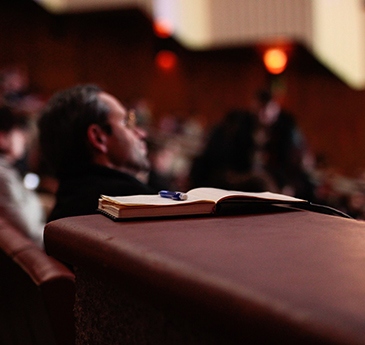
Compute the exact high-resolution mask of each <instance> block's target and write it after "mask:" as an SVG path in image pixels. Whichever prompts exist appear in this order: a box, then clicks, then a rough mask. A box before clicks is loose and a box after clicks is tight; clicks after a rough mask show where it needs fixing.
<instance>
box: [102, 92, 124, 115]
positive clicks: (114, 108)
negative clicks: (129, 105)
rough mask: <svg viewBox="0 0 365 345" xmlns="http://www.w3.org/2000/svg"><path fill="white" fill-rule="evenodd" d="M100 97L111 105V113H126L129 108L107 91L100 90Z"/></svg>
mask: <svg viewBox="0 0 365 345" xmlns="http://www.w3.org/2000/svg"><path fill="white" fill-rule="evenodd" d="M98 97H99V98H100V100H102V101H103V102H105V103H106V104H107V105H108V106H109V107H110V113H111V114H123V115H124V114H126V113H127V110H126V108H125V107H124V106H123V105H122V103H121V102H120V101H119V100H118V99H117V98H115V97H114V96H112V95H111V94H109V93H107V92H100V93H99V95H98Z"/></svg>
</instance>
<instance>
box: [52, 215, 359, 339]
mask: <svg viewBox="0 0 365 345" xmlns="http://www.w3.org/2000/svg"><path fill="white" fill-rule="evenodd" d="M45 243H46V248H47V252H48V253H49V254H50V255H53V256H55V257H56V258H58V259H60V260H63V261H66V262H69V263H71V264H73V265H75V266H81V267H82V266H88V267H93V268H95V270H96V271H97V270H101V269H102V270H105V271H108V270H109V269H110V270H113V271H118V272H123V273H128V274H130V275H136V276H138V278H141V279H144V281H146V282H148V283H149V284H152V285H154V286H156V287H158V288H159V289H166V291H167V290H169V291H172V290H174V292H176V294H178V295H179V294H180V295H184V297H188V298H191V299H196V300H200V301H202V302H204V303H206V304H207V305H211V306H214V307H215V308H216V309H217V310H219V309H220V310H224V311H225V312H226V313H227V314H228V315H230V316H231V317H232V318H239V317H240V315H246V317H247V315H249V316H250V317H252V318H256V319H257V320H270V319H271V320H273V319H275V320H276V321H275V322H278V323H281V324H282V325H286V326H287V327H293V328H298V329H301V330H302V331H304V332H309V333H311V334H312V335H313V334H314V335H318V336H319V337H323V339H325V340H327V341H329V342H333V343H343V344H365V222H360V221H355V220H349V219H344V218H339V217H334V216H326V215H321V214H316V213H312V212H305V211H294V212H285V213H277V214H263V215H251V216H247V215H246V216H229V217H228V216H227V217H208V218H191V219H166V220H149V221H133V222H131V221H128V222H119V223H117V222H113V221H112V220H110V219H108V218H106V217H104V216H102V215H93V216H82V217H72V218H65V219H60V220H57V221H54V222H51V223H49V224H48V225H47V226H46V230H45Z"/></svg>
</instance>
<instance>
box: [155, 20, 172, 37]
mask: <svg viewBox="0 0 365 345" xmlns="http://www.w3.org/2000/svg"><path fill="white" fill-rule="evenodd" d="M153 30H154V32H155V34H156V36H157V37H160V38H168V37H170V36H171V35H172V24H171V22H170V21H168V20H166V19H165V20H164V19H157V20H156V21H155V22H154V23H153Z"/></svg>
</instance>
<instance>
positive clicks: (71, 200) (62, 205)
mask: <svg viewBox="0 0 365 345" xmlns="http://www.w3.org/2000/svg"><path fill="white" fill-rule="evenodd" d="M59 181H60V184H59V188H58V191H57V194H56V205H55V207H54V209H53V211H52V212H51V214H50V216H49V218H48V221H51V220H55V219H59V218H64V217H71V216H81V215H89V214H95V213H97V208H98V199H99V197H100V195H101V194H104V195H108V196H125V195H134V194H154V193H157V192H158V191H156V190H154V189H152V188H151V187H149V186H147V185H146V184H143V183H142V182H140V181H139V180H137V179H136V178H134V177H133V176H130V175H128V174H125V173H122V172H119V171H117V170H113V169H110V168H107V167H104V166H100V165H87V166H80V167H78V168H77V169H72V170H70V171H69V172H67V173H64V174H63V175H62V176H60V178H59Z"/></svg>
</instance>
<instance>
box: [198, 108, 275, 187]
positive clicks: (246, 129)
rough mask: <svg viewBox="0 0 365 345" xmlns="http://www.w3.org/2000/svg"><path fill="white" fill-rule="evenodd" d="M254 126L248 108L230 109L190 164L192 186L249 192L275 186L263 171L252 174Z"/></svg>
mask: <svg viewBox="0 0 365 345" xmlns="http://www.w3.org/2000/svg"><path fill="white" fill-rule="evenodd" d="M254 126H255V121H254V117H253V115H252V114H251V113H249V112H248V111H245V110H241V109H234V110H231V111H229V112H228V113H227V115H226V116H225V118H224V119H223V121H222V122H221V123H220V124H219V125H218V126H217V127H216V128H215V129H214V130H213V131H212V134H211V135H210V137H209V139H208V142H207V145H206V147H205V150H204V151H203V153H202V155H200V156H199V157H197V158H196V159H195V161H194V163H193V167H192V170H191V184H192V187H202V186H206V187H215V188H222V189H233V190H243V191H250V192H261V191H265V190H268V189H270V190H273V189H275V187H274V186H273V185H272V183H271V180H270V177H269V176H267V175H266V174H265V172H264V171H261V172H256V173H253V154H254V148H255V142H254V138H253V133H254V128H255V127H254Z"/></svg>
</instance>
